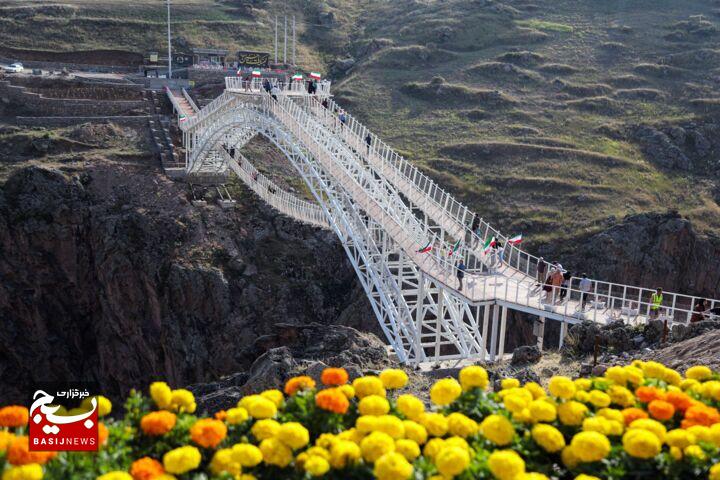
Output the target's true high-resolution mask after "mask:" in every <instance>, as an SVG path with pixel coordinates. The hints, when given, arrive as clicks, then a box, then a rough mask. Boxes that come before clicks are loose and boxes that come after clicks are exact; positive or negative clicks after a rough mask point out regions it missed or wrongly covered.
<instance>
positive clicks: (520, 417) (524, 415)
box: [512, 408, 532, 423]
mask: <svg viewBox="0 0 720 480" xmlns="http://www.w3.org/2000/svg"><path fill="white" fill-rule="evenodd" d="M512 418H513V420H515V421H516V422H519V423H532V416H531V415H530V409H528V408H523V409H522V410H520V411H519V412H513V414H512Z"/></svg>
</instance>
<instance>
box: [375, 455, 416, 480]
mask: <svg viewBox="0 0 720 480" xmlns="http://www.w3.org/2000/svg"><path fill="white" fill-rule="evenodd" d="M412 473H413V466H412V465H411V464H410V463H409V462H408V461H407V460H406V459H405V457H403V456H402V455H400V454H399V453H395V452H388V453H386V454H384V455H382V456H381V457H380V458H378V459H377V461H376V462H375V468H374V469H373V474H375V478H377V479H378V480H407V479H408V478H409V477H410V475H412Z"/></svg>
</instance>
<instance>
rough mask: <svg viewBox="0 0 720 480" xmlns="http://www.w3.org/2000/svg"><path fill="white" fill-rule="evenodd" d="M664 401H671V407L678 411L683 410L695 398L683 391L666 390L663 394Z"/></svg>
mask: <svg viewBox="0 0 720 480" xmlns="http://www.w3.org/2000/svg"><path fill="white" fill-rule="evenodd" d="M665 401H667V402H670V403H672V404H673V407H675V409H676V410H678V411H680V412H685V410H687V409H688V408H690V407H692V406H693V404H694V403H695V400H693V398H692V397H691V396H690V395H688V394H687V393H685V392H668V393H667V395H665Z"/></svg>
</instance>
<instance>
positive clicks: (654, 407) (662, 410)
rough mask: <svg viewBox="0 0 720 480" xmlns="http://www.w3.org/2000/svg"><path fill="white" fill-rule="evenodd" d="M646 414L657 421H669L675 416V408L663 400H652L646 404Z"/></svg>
mask: <svg viewBox="0 0 720 480" xmlns="http://www.w3.org/2000/svg"><path fill="white" fill-rule="evenodd" d="M648 412H650V415H652V417H653V418H655V419H657V420H670V419H671V418H672V417H673V415H675V407H674V406H673V404H672V403H670V402H666V401H665V400H653V401H652V402H650V403H649V404H648Z"/></svg>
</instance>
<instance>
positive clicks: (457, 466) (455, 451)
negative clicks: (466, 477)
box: [435, 446, 470, 478]
mask: <svg viewBox="0 0 720 480" xmlns="http://www.w3.org/2000/svg"><path fill="white" fill-rule="evenodd" d="M468 465H470V454H469V453H468V451H467V450H465V449H463V448H460V447H447V446H446V447H445V448H443V449H442V450H440V452H439V453H438V454H437V455H436V456H435V466H436V467H437V469H438V471H439V472H440V473H441V474H443V476H445V477H447V478H452V477H453V476H455V475H459V474H460V473H462V472H463V471H464V470H465V469H466V468H467V467H468Z"/></svg>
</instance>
